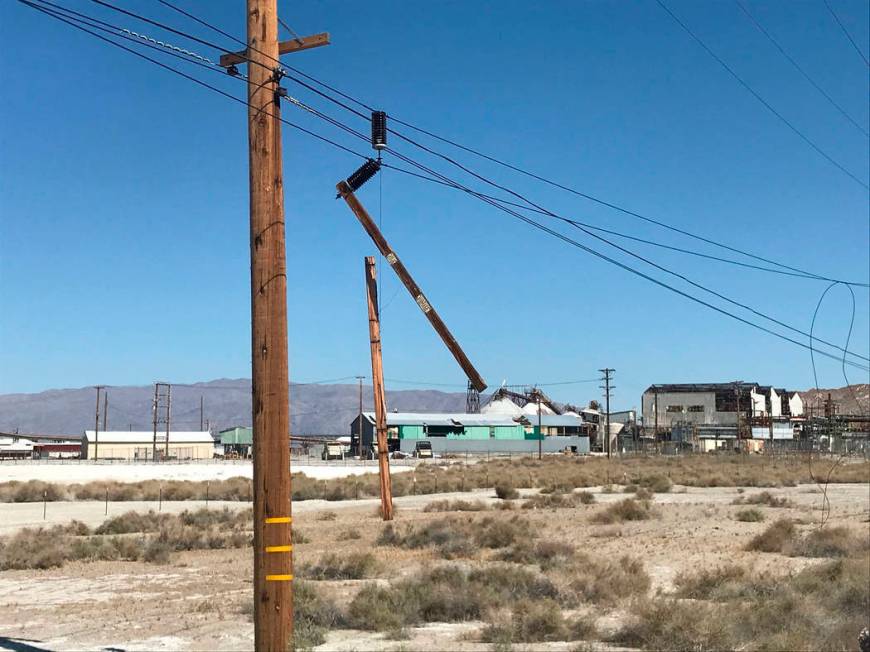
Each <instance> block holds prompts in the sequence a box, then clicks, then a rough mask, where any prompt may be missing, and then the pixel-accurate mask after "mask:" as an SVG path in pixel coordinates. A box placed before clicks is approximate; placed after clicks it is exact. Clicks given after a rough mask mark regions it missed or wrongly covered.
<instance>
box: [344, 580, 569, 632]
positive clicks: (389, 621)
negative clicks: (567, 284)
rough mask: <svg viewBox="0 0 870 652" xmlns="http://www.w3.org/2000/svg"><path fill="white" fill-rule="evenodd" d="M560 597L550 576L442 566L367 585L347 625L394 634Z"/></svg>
mask: <svg viewBox="0 0 870 652" xmlns="http://www.w3.org/2000/svg"><path fill="white" fill-rule="evenodd" d="M557 596H558V591H557V590H556V587H555V586H554V585H553V584H552V583H551V582H550V581H549V580H548V579H547V578H545V577H543V576H541V575H538V574H536V573H532V572H531V571H529V570H527V569H524V568H517V567H516V566H501V565H494V564H488V565H487V566H485V567H483V568H478V569H473V570H467V569H464V568H461V567H458V566H442V567H439V568H435V569H432V570H426V571H421V572H419V573H417V574H416V575H414V576H412V577H409V578H407V579H404V580H401V581H399V582H397V583H395V584H392V585H390V586H388V587H385V586H379V585H375V584H368V585H366V586H365V587H363V589H362V590H361V591H360V592H359V593H357V595H356V597H354V599H353V600H352V601H351V603H350V605H349V607H348V621H349V624H350V626H351V627H354V628H358V629H366V630H375V631H395V630H400V629H401V628H403V627H407V626H410V625H416V624H419V623H423V622H461V621H468V620H480V619H482V618H484V617H485V615H486V614H487V613H488V612H489V610H490V609H499V608H503V607H505V606H506V605H510V604H516V603H517V602H518V601H520V600H524V599H527V600H532V601H540V600H543V599H555V598H556V597H557Z"/></svg>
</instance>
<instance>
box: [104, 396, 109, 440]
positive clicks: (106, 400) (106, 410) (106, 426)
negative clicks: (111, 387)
mask: <svg viewBox="0 0 870 652" xmlns="http://www.w3.org/2000/svg"><path fill="white" fill-rule="evenodd" d="M108 430H109V392H103V432H108Z"/></svg>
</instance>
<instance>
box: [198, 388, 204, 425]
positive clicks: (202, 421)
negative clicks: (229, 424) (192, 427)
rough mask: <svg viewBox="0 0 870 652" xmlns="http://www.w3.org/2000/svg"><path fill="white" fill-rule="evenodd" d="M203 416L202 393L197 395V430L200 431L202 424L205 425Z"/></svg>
mask: <svg viewBox="0 0 870 652" xmlns="http://www.w3.org/2000/svg"><path fill="white" fill-rule="evenodd" d="M203 416H204V412H203V399H202V394H200V395H199V431H200V432H202V427H203V425H205V422H204V419H203Z"/></svg>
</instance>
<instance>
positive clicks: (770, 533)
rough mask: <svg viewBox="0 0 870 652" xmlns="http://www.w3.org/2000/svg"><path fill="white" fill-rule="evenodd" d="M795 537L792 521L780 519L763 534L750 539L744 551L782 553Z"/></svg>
mask: <svg viewBox="0 0 870 652" xmlns="http://www.w3.org/2000/svg"><path fill="white" fill-rule="evenodd" d="M796 536H797V529H796V528H795V524H794V521H792V520H791V519H788V518H781V519H779V520H778V521H774V522H773V523H771V524H770V525H769V526H768V527H767V529H766V530H764V532H762V533H761V534H757V535H756V536H754V537H752V540H751V541H750V542H749V543H748V544H747V545H746V549H747V550H750V551H755V552H783V551H784V550H785V548H786V546H789V545H791V544H792V543H793V541H794V539H795V537H796Z"/></svg>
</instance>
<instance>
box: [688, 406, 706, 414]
mask: <svg viewBox="0 0 870 652" xmlns="http://www.w3.org/2000/svg"><path fill="white" fill-rule="evenodd" d="M703 411H704V406H703V405H690V406H689V407H688V409H687V410H686V412H703Z"/></svg>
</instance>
